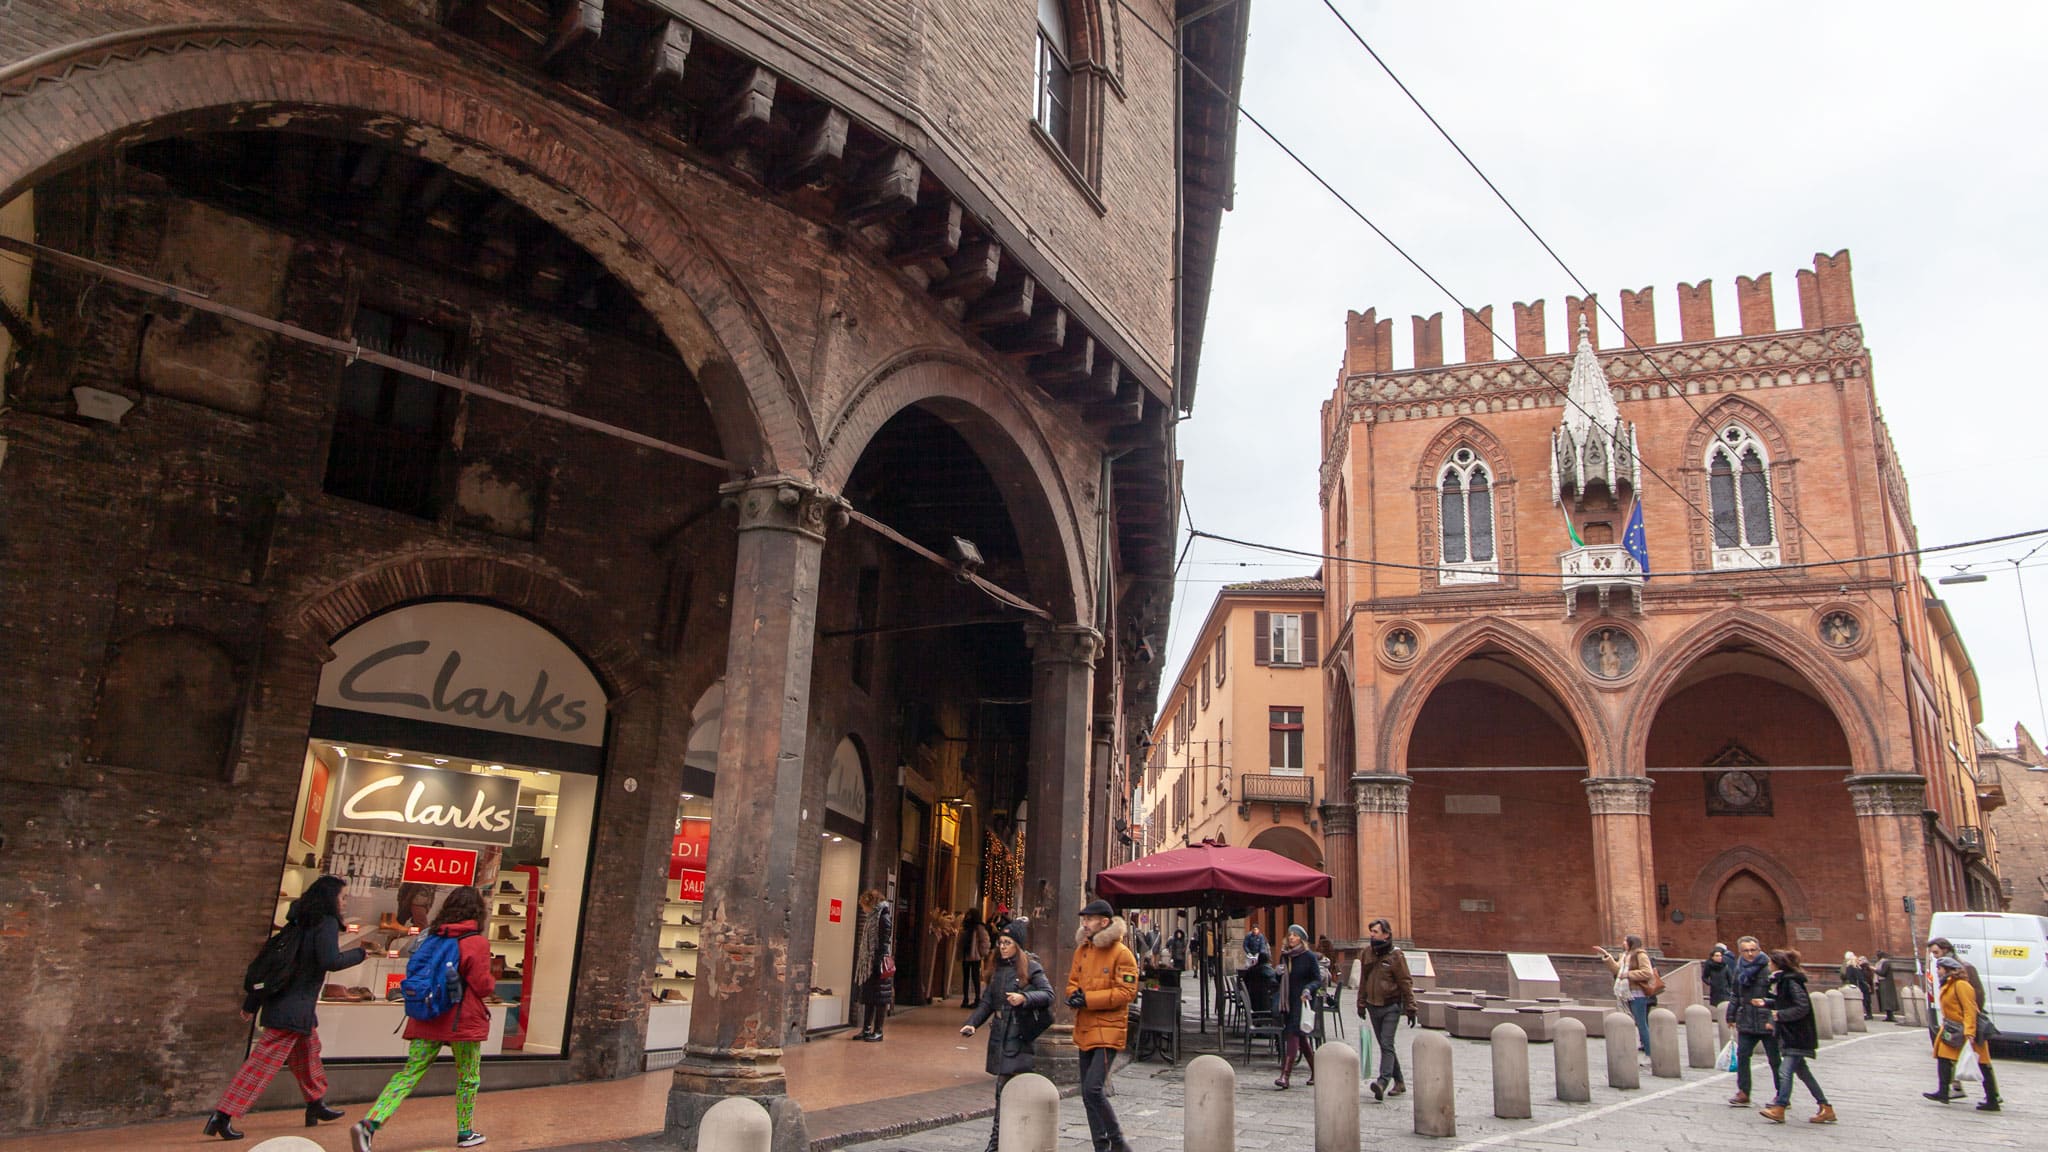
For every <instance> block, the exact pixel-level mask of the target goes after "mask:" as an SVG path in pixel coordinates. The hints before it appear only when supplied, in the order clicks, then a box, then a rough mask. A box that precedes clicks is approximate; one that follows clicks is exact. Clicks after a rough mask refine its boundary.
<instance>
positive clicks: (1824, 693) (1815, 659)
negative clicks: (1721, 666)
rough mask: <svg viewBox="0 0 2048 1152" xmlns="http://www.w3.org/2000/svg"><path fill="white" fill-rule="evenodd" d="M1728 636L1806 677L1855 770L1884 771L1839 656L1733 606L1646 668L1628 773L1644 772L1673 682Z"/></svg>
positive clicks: (1635, 706)
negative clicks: (1838, 732)
mask: <svg viewBox="0 0 2048 1152" xmlns="http://www.w3.org/2000/svg"><path fill="white" fill-rule="evenodd" d="M1730 640H1744V641H1747V642H1749V643H1751V644H1755V645H1756V646H1758V647H1760V648H1762V649H1764V650H1765V651H1766V652H1767V653H1768V654H1769V655H1771V656H1772V657H1774V658H1775V659H1778V660H1780V661H1783V662H1784V663H1785V665H1786V666H1787V667H1789V668H1791V669H1792V670H1793V671H1795V672H1797V673H1799V674H1800V676H1802V677H1804V678H1805V680H1806V682H1807V683H1808V684H1811V685H1812V686H1813V689H1814V691H1816V692H1818V693H1820V696H1821V702H1822V703H1823V704H1825V705H1827V708H1828V711H1829V712H1830V713H1832V714H1833V715H1834V718H1835V723H1836V724H1839V725H1840V726H1841V728H1842V737H1843V739H1845V740H1847V741H1848V744H1849V759H1850V765H1851V766H1852V767H1853V768H1854V770H1855V771H1857V772H1859V773H1860V772H1874V771H1878V770H1880V768H1881V765H1882V762H1881V760H1880V757H1879V754H1878V746H1879V741H1878V737H1877V725H1876V721H1875V719H1874V717H1873V716H1872V714H1871V710H1870V708H1869V707H1868V706H1867V705H1866V703H1865V702H1864V700H1863V697H1862V696H1861V695H1860V694H1859V693H1858V692H1857V691H1856V688H1855V686H1854V685H1852V684H1850V683H1849V682H1848V680H1847V679H1846V678H1844V677H1843V675H1842V673H1841V666H1842V665H1841V661H1839V660H1836V659H1833V658H1832V657H1831V656H1830V655H1829V654H1828V653H1827V652H1826V651H1824V650H1822V649H1821V648H1820V646H1819V643H1818V641H1814V640H1809V639H1807V638H1806V637H1805V636H1803V635H1801V634H1800V633H1798V632H1795V631H1793V630H1792V629H1790V628H1787V627H1786V626H1785V625H1783V624H1781V623H1779V622H1778V621H1776V620H1773V619H1771V618H1770V617H1768V616H1765V615H1763V614H1762V613H1759V612H1755V611H1752V610H1750V609H1747V608H1729V609H1726V610H1724V611H1721V612H1717V613H1715V614H1714V615H1712V616H1709V617H1707V618H1706V619H1705V620H1702V621H1700V622H1699V623H1697V624H1694V625H1693V626H1692V627H1691V628H1688V629H1686V630H1685V631H1684V632H1682V633H1680V634H1679V635H1678V636H1677V637H1676V638H1675V639H1673V640H1672V641H1670V642H1669V643H1668V644H1665V645H1664V646H1663V650H1662V651H1661V652H1660V653H1659V655H1658V656H1657V658H1656V660H1655V661H1654V662H1652V663H1651V665H1650V667H1649V669H1648V670H1647V671H1645V672H1644V674H1643V678H1642V680H1641V681H1640V682H1639V683H1638V684H1637V686H1636V690H1635V693H1634V695H1633V697H1632V698H1631V699H1630V701H1629V707H1628V710H1627V713H1626V715H1627V716H1628V722H1627V724H1626V726H1625V727H1624V729H1623V731H1622V743H1621V757H1622V763H1623V764H1624V765H1626V769H1625V771H1626V772H1627V773H1628V774H1631V775H1637V776H1641V775H1644V774H1645V769H1644V765H1645V764H1647V763H1648V756H1649V748H1650V729H1651V728H1652V727H1654V726H1655V724H1656V721H1657V713H1658V711H1659V710H1661V709H1662V708H1663V707H1664V704H1665V702H1666V701H1667V700H1668V699H1669V698H1670V695H1671V688H1672V685H1674V684H1676V683H1677V682H1678V679H1679V677H1681V676H1683V675H1684V674H1685V672H1686V670H1687V669H1688V668H1691V667H1692V666H1693V664H1694V663H1696V662H1697V661H1698V660H1700V659H1701V658H1702V657H1704V656H1706V655H1707V654H1709V653H1711V652H1713V651H1714V650H1715V649H1717V648H1720V647H1721V646H1722V645H1724V644H1726V643H1728V642H1729V641H1730Z"/></svg>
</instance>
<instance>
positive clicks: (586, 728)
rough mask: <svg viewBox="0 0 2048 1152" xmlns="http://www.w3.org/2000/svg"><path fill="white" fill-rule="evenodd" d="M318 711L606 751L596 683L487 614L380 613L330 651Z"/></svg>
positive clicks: (541, 640) (552, 650) (522, 626)
mask: <svg viewBox="0 0 2048 1152" xmlns="http://www.w3.org/2000/svg"><path fill="white" fill-rule="evenodd" d="M319 703H320V705H321V706H323V707H326V708H336V709H341V710H344V711H349V712H370V713H375V714H377V715H381V716H392V717H397V718H399V719H403V720H415V721H424V722H426V723H430V724H446V725H453V726H455V727H460V728H477V729H482V730H484V731H488V732H502V733H505V734H508V735H513V736H524V737H529V738H532V739H536V740H551V741H556V742H560V743H566V744H579V745H584V746H586V747H593V748H594V747H599V746H601V745H602V744H603V743H604V718H605V697H604V689H603V688H601V687H600V686H599V685H598V682H597V677H596V676H594V675H592V674H591V672H590V669H589V667H588V666H586V665H585V664H584V663H583V661H582V660H581V659H579V658H578V657H577V655H576V653H575V652H573V651H571V650H570V648H569V646H568V645H567V644H564V643H562V641H561V640H559V639H557V638H556V637H555V635H554V633H552V632H549V631H548V630H547V629H545V628H542V627H540V626H539V625H538V624H535V623H533V622H532V621H530V620H527V619H526V618H524V617H522V616H517V615H514V614H512V613H510V612H506V611H503V610H501V609H497V608H492V607H489V606H488V605H484V604H470V603H466V602H462V601H446V600H444V601H433V602H429V603H425V604H414V605H411V606H409V607H405V608H399V609H396V610H394V611H391V612H386V613H385V614H383V615H382V616H378V617H376V618H374V619H371V620H369V621H367V622H365V623H364V624H362V625H361V626H360V627H357V628H356V629H354V630H353V631H351V632H349V633H348V634H347V635H345V636H343V637H341V638H340V639H338V640H336V641H335V642H334V660H333V661H332V662H330V663H329V664H328V665H327V667H326V669H325V670H323V671H322V673H321V675H320V696H319Z"/></svg>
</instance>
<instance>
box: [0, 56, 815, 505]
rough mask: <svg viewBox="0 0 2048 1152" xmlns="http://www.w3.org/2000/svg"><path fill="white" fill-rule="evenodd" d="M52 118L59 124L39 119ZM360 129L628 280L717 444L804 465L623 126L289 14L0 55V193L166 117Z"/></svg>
mask: <svg viewBox="0 0 2048 1152" xmlns="http://www.w3.org/2000/svg"><path fill="white" fill-rule="evenodd" d="M50 125H62V126H63V130H62V131H51V130H49V127H48V126H50ZM282 128H292V129H298V130H306V131H317V132H323V133H329V134H334V133H339V134H343V135H348V136H351V137H354V138H357V139H367V140H374V141H376V142H378V143H380V144H383V145H385V146H388V147H392V148H395V149H399V150H403V151H406V152H409V153H411V154H413V155H416V156H418V157H420V158H422V159H424V160H427V161H430V162H432V163H435V164H438V165H441V166H443V167H446V168H448V169H450V170H451V171H454V172H457V173H459V174H461V175H464V176H468V177H471V178H473V179H476V180H479V181H481V182H483V183H485V184H487V185H489V186H490V187H492V188H493V189H494V190H496V191H497V192H499V193H501V194H503V195H504V196H506V197H508V198H509V199H511V200H513V201H514V202H516V203H518V204H520V205H522V206H524V207H526V208H528V209H530V210H532V211H533V212H535V213H536V214H537V215H539V216H540V217H541V219H543V220H546V221H547V222H548V223H549V224H550V225H551V226H553V227H554V228H556V229H557V230H558V231H560V232H562V233H563V234H564V235H565V236H567V237H569V239H571V240H572V241H574V242H575V243H576V244H578V245H579V246H581V247H583V248H584V249H585V250H586V251H587V252H588V253H589V254H590V255H591V256H592V257H594V258H595V259H596V260H597V261H598V262H599V263H601V264H602V265H603V266H604V267H605V268H606V269H607V270H608V271H610V272H611V273H612V274H613V275H615V276H616V277H618V279H619V280H620V281H621V282H622V283H624V284H625V285H627V286H628V287H629V288H630V289H631V290H632V291H633V292H634V293H635V295H636V296H637V297H638V298H639V299H640V301H641V302H642V304H643V305H645V307H646V308H647V311H648V314H649V315H650V316H651V317H653V319H654V320H655V322H656V323H657V324H658V325H660V327H661V329H662V331H663V332H664V333H665V334H666V336H667V337H668V339H669V340H670V341H671V343H673V344H674V346H675V348H676V350H677V351H678V353H679V354H680V355H681V356H682V359H683V360H684V362H685V363H686V364H688V365H689V367H690V370H691V372H692V374H693V375H694V376H695V377H696V379H697V382H698V385H699V387H700V388H701V389H702V390H703V392H704V396H705V400H706V403H707V405H708V406H709V408H710V409H711V413H712V418H713V422H714V423H715V425H716V426H717V430H718V436H719V440H720V445H721V448H722V451H723V452H724V454H725V455H726V456H727V457H728V458H730V459H733V460H734V461H735V462H737V463H739V464H741V465H742V466H744V467H746V468H748V469H750V470H753V471H756V472H765V471H787V472H792V473H797V474H807V473H808V472H809V471H810V468H811V464H812V461H813V459H814V457H815V455H816V448H817V433H816V430H815V428H814V427H813V425H812V422H811V417H810V412H809V408H808V406H807V404H806V403H805V401H804V396H803V390H802V388H801V386H800V385H799V384H798V383H797V378H796V374H795V372H794V370H793V369H792V368H791V366H790V363H789V361H788V358H787V357H786V356H785V354H784V353H783V350H782V348H781V346H780V344H779V343H778V341H777V340H776V338H775V336H774V334H773V332H772V330H771V328H770V326H769V324H768V321H767V318H766V316H765V315H764V314H763V313H762V311H761V309H760V308H759V307H758V306H757V305H756V304H755V303H754V301H753V299H752V298H751V296H750V294H749V292H748V289H747V288H746V285H745V283H744V282H743V281H742V280H741V279H740V278H739V277H738V276H737V275H736V274H735V272H734V269H733V268H732V266H731V264H730V262H729V261H728V260H727V259H726V258H725V256H724V255H723V254H721V253H720V252H718V251H717V250H716V249H715V248H714V247H713V246H712V245H711V244H710V243H709V241H708V240H706V239H705V238H704V237H703V236H702V235H700V234H698V233H697V232H695V231H694V230H693V229H692V228H691V226H690V223H689V221H690V219H691V217H692V212H691V211H690V210H689V207H690V206H689V205H686V204H683V203H681V202H679V200H678V198H677V195H676V193H675V192H674V191H673V188H672V185H670V184H665V183H663V182H662V181H661V180H659V179H657V178H656V177H655V175H654V173H653V171H652V170H651V166H650V164H649V163H642V162H641V161H640V155H641V153H643V152H644V149H642V148H641V147H639V146H638V145H637V144H636V143H635V142H634V141H633V139H632V138H631V137H629V136H628V135H626V134H624V133H621V132H617V131H614V130H612V129H610V128H608V127H605V126H603V125H600V124H597V123H594V122H591V121H589V120H586V119H583V118H579V117H577V116H575V115H574V114H573V113H571V112H570V111H568V110H566V109H563V108H558V107H556V106H554V105H552V104H550V103H548V102H546V101H544V100H536V99H533V98H532V95H531V93H529V92H527V91H525V90H523V89H520V88H518V87H517V86H515V84H514V83H513V82H511V81H510V80H508V79H507V78H504V77H499V76H495V75H492V74H490V73H487V72H484V71H482V70H479V69H476V68H474V67H471V66H469V65H466V64H464V63H462V62H461V61H459V60H457V59H456V58H454V57H452V56H449V55H446V54H443V53H437V52H433V51H431V50H430V49H417V48H413V47H410V46H408V45H406V44H404V43H399V42H393V41H389V40H372V39H368V38H357V37H351V36H346V35H340V34H336V33H333V32H327V31H314V30H310V29H299V28H292V27H288V26H277V25H265V26H260V27H254V26H238V25H221V24H211V25H204V26H196V25H188V26H178V27H164V28H144V29H136V30H131V31H127V32H117V33H114V34H111V35H106V36H100V37H96V38H93V39H91V40H87V41H82V42H80V43H78V44H74V45H70V46H68V47H66V48H64V49H60V50H57V51H52V52H46V53H44V54H42V55H40V56H36V57H32V58H30V59H28V60H26V61H23V62H20V63H18V64H15V65H12V66H10V67H8V68H5V69H0V203H4V202H6V201H8V200H10V199H12V198H14V197H15V196H16V195H18V194H19V193H21V192H22V191H24V190H26V189H29V188H31V187H33V186H34V185H35V184H36V183H37V182H38V181H40V180H42V179H44V178H46V177H48V176H50V175H52V174H54V173H56V172H58V171H61V170H63V169H65V168H68V167H72V166H75V165H78V164H82V163H86V162H89V161H91V160H94V159H97V158H100V157H102V156H105V155H107V154H109V153H111V152H113V151H115V150H117V149H121V148H127V147H130V146H133V145H135V144H139V143H145V142H147V141H150V140H155V139H161V138H164V137H168V136H171V135H175V134H178V133H180V132H191V131H202V130H237V129H241V130H265V129H282Z"/></svg>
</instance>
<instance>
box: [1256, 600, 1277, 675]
mask: <svg viewBox="0 0 2048 1152" xmlns="http://www.w3.org/2000/svg"><path fill="white" fill-rule="evenodd" d="M1272 662H1273V614H1272V613H1271V612H1254V613H1252V663H1254V664H1262V665H1263V664H1271V663H1272Z"/></svg>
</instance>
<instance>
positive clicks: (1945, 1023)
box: [1941, 1017, 1969, 1048]
mask: <svg viewBox="0 0 2048 1152" xmlns="http://www.w3.org/2000/svg"><path fill="white" fill-rule="evenodd" d="M1968 1039H1969V1037H1968V1036H1965V1035H1964V1034H1963V1022H1962V1021H1961V1020H1950V1019H1948V1018H1947V1017H1943V1018H1942V1021H1941V1042H1942V1044H1944V1045H1946V1046H1947V1047H1950V1048H1961V1047H1962V1046H1963V1044H1964V1043H1965V1042H1966V1041H1968Z"/></svg>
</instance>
